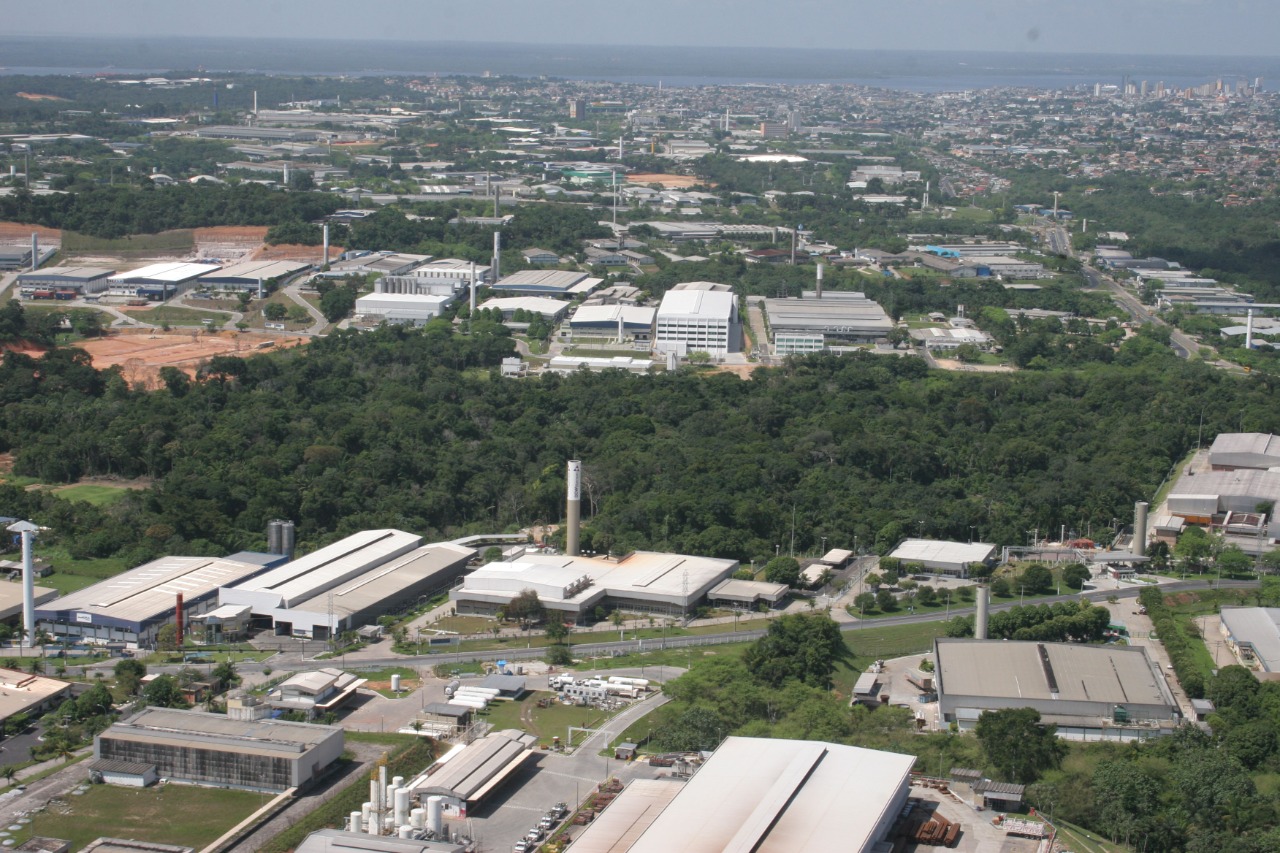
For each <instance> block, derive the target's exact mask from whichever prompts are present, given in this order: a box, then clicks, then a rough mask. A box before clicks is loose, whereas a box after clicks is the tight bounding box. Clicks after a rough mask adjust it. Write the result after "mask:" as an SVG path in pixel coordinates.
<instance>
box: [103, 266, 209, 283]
mask: <svg viewBox="0 0 1280 853" xmlns="http://www.w3.org/2000/svg"><path fill="white" fill-rule="evenodd" d="M218 269H221V267H220V266H219V265H218V264H186V263H174V262H172V261H170V262H167V263H160V264H150V265H148V266H145V267H142V268H140V269H136V270H130V271H129V272H122V273H117V274H116V275H113V276H111V280H112V281H115V282H124V283H129V284H143V283H147V282H160V283H164V284H179V283H181V282H184V281H190V280H191V279H193V278H197V277H199V276H202V275H205V274H206V273H211V272H214V271H215V270H218Z"/></svg>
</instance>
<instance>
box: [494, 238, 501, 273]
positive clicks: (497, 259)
mask: <svg viewBox="0 0 1280 853" xmlns="http://www.w3.org/2000/svg"><path fill="white" fill-rule="evenodd" d="M501 267H502V232H501V231H494V232H493V280H494V281H497V280H498V278H499V277H500V276H501V275H502V273H501V271H500V270H501Z"/></svg>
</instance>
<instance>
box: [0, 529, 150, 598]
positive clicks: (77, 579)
mask: <svg viewBox="0 0 1280 853" xmlns="http://www.w3.org/2000/svg"><path fill="white" fill-rule="evenodd" d="M35 550H36V556H37V557H40V558H42V559H43V560H45V561H46V562H48V563H50V564H51V565H52V566H53V574H51V575H49V576H48V577H43V578H40V579H39V580H38V581H37V585H39V586H47V587H51V588H53V589H56V590H58V592H60V593H62V594H63V595H66V594H67V593H69V592H75V591H76V590H77V589H84V588H85V587H86V586H91V585H92V584H95V583H97V582H98V581H101V580H106V579H107V578H110V577H115V576H116V575H118V574H120V573H121V572H123V571H124V570H125V569H126V568H128V565H127V564H126V563H125V561H124V560H123V559H121V558H119V557H103V558H102V559H98V560H73V559H71V555H69V554H68V553H67V552H66V550H65V549H63V548H59V547H57V546H51V547H40V546H39V544H38V540H37V546H36V549H35ZM0 559H5V560H20V559H22V555H21V554H19V553H17V552H13V553H9V554H0Z"/></svg>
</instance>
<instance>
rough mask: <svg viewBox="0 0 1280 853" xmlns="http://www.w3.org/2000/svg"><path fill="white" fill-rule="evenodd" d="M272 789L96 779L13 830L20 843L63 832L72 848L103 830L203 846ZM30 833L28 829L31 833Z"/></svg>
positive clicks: (249, 811) (253, 808)
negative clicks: (142, 785)
mask: <svg viewBox="0 0 1280 853" xmlns="http://www.w3.org/2000/svg"><path fill="white" fill-rule="evenodd" d="M271 797H272V795H271V794H261V793H254V792H250V791H235V790H230V789H227V788H200V787H195V786H189V785H160V786H155V787H151V788H145V789H137V788H121V787H116V786H114V785H94V786H92V787H91V788H90V789H89V790H88V791H87V792H86V793H84V794H82V795H80V796H75V795H68V796H66V797H65V798H64V799H63V800H62V801H61V803H65V806H64V805H62V804H61V803H59V802H56V801H55V803H53V804H50V805H49V806H47V807H46V808H45V809H44V811H42V812H40V813H39V814H38V815H37V816H36V817H35V819H34V820H32V822H31V823H30V824H29V825H28V826H27V828H26V829H25V830H24V831H23V832H20V833H15V836H14V837H15V839H16V840H17V841H18V843H22V842H23V841H25V840H26V839H27V838H28V837H30V835H45V836H53V837H55V838H65V839H67V840H68V841H70V842H71V846H72V848H73V849H77V850H78V849H80V848H81V847H83V846H85V845H86V844H88V843H89V842H90V841H93V840H94V839H96V838H99V837H102V836H110V837H113V838H131V839H136V840H139V841H150V842H155V843H160V844H184V845H190V846H193V847H195V848H196V849H200V848H202V847H204V846H206V845H207V844H209V843H210V842H212V841H213V840H214V839H216V838H218V837H219V836H221V835H222V834H223V833H224V832H226V831H227V830H228V829H230V828H231V827H233V826H235V825H236V824H237V823H239V822H240V821H242V820H244V819H245V818H246V817H248V816H249V815H250V814H252V813H253V812H255V811H257V810H258V809H259V808H261V807H262V806H263V805H265V804H266V803H267V802H269V801H270V799H271ZM28 833H29V834H28Z"/></svg>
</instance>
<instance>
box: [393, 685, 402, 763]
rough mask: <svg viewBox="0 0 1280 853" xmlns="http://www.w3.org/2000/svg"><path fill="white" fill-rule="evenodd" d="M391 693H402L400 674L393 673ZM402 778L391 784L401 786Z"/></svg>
mask: <svg viewBox="0 0 1280 853" xmlns="http://www.w3.org/2000/svg"><path fill="white" fill-rule="evenodd" d="M391 692H392V693H399V692H400V673H398V672H393V673H391ZM400 778H401V777H399V776H397V777H396V778H395V779H394V780H392V782H391V784H393V785H396V786H399V784H400Z"/></svg>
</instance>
